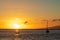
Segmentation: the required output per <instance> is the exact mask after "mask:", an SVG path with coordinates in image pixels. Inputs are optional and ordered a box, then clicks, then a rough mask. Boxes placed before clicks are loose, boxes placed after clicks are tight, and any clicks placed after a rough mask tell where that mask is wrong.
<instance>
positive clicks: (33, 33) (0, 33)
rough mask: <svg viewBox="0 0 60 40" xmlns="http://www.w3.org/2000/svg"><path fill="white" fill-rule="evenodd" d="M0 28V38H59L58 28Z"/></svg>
mask: <svg viewBox="0 0 60 40" xmlns="http://www.w3.org/2000/svg"><path fill="white" fill-rule="evenodd" d="M49 31H50V32H49V33H48V34H47V33H46V30H19V31H18V32H16V31H15V30H0V40H60V30H49Z"/></svg>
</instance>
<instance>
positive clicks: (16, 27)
mask: <svg viewBox="0 0 60 40" xmlns="http://www.w3.org/2000/svg"><path fill="white" fill-rule="evenodd" d="M13 27H14V28H15V29H19V28H20V27H21V25H19V24H13Z"/></svg>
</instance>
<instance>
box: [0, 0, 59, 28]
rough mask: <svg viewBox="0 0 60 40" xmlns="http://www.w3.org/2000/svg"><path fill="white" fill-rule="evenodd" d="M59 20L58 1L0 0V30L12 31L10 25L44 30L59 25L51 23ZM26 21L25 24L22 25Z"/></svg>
mask: <svg viewBox="0 0 60 40" xmlns="http://www.w3.org/2000/svg"><path fill="white" fill-rule="evenodd" d="M59 18H60V0H0V29H14V27H13V26H12V25H14V26H15V24H16V26H17V24H18V25H20V27H19V28H22V29H36V28H45V27H46V22H45V21H40V20H49V24H48V25H49V26H52V25H53V26H55V25H60V22H51V20H53V19H59ZM25 21H28V23H27V24H24V22H25Z"/></svg>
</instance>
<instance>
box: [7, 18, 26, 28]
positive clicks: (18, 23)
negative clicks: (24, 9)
mask: <svg viewBox="0 0 60 40" xmlns="http://www.w3.org/2000/svg"><path fill="white" fill-rule="evenodd" d="M24 22H25V20H23V19H19V18H13V19H10V20H7V21H6V27H7V28H8V29H23V28H26V25H25V24H24Z"/></svg>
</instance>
